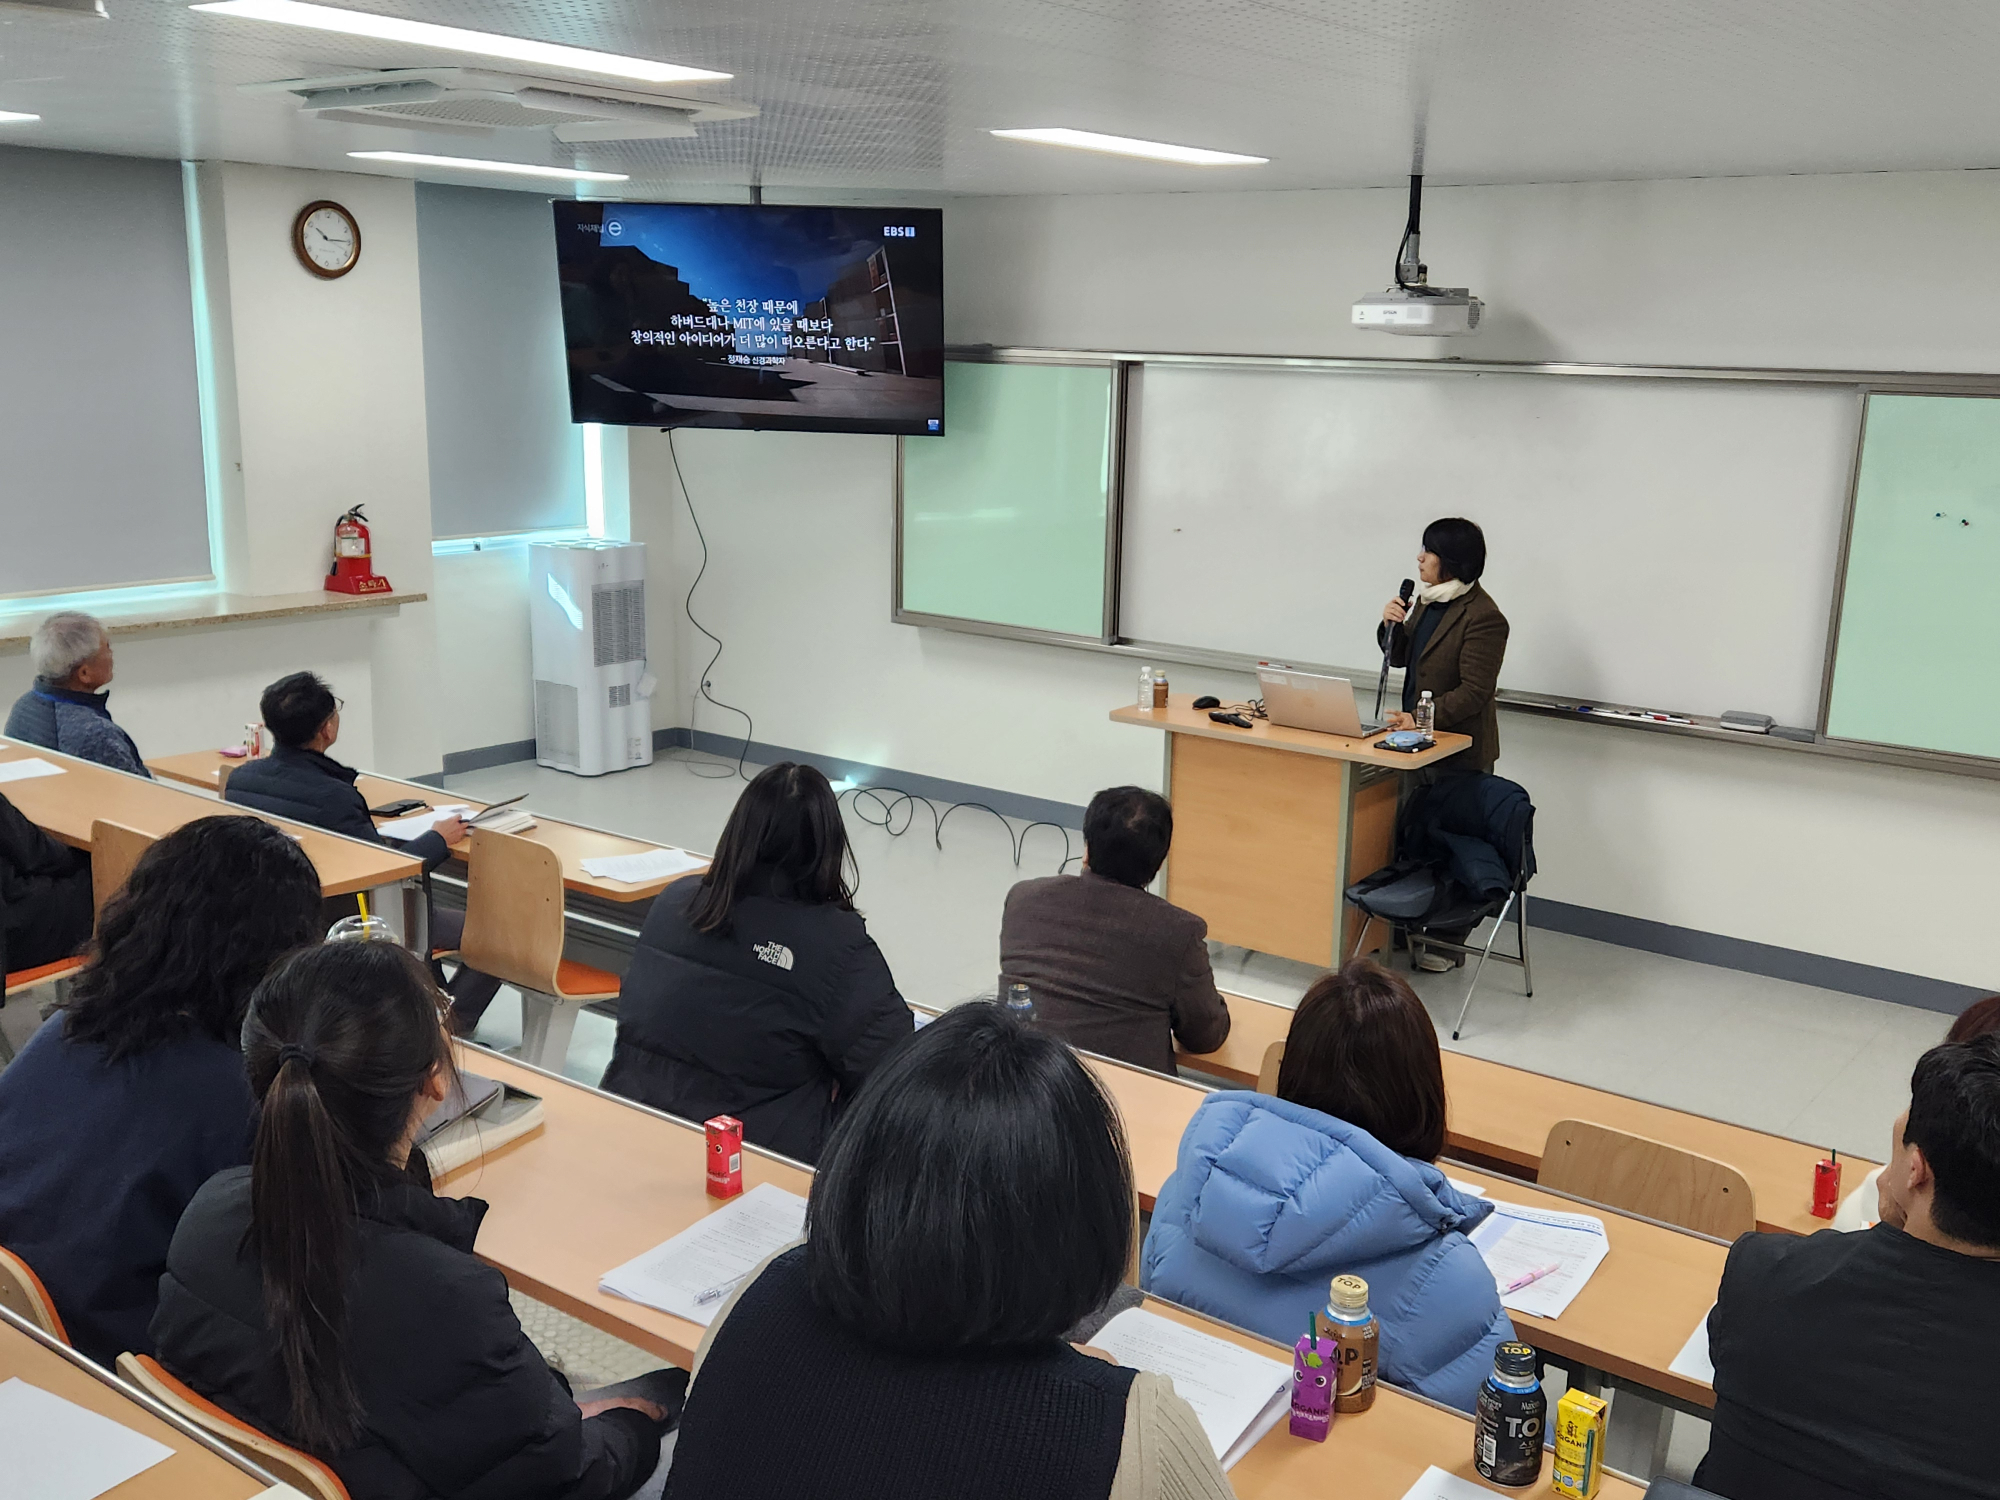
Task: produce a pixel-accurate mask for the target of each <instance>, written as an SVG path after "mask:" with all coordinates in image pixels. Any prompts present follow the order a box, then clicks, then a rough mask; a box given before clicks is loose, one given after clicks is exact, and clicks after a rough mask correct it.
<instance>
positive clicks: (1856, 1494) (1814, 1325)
mask: <svg viewBox="0 0 2000 1500" xmlns="http://www.w3.org/2000/svg"><path fill="white" fill-rule="evenodd" d="M1889 1145H1890V1152H1889V1160H1888V1163H1887V1165H1886V1166H1884V1168H1883V1169H1882V1176H1881V1178H1880V1180H1879V1182H1878V1183H1877V1191H1878V1193H1879V1195H1880V1198H1881V1210H1882V1222H1881V1223H1879V1224H1877V1225H1876V1226H1875V1227H1874V1228H1872V1229H1867V1230H1863V1231H1861V1232H1860V1233H1858V1234H1842V1233H1840V1232H1838V1231H1836V1230H1821V1231H1820V1232H1819V1233H1818V1234H1814V1235H1810V1236H1807V1237H1805V1238H1800V1237H1798V1236H1796V1235H1789V1234H1746V1235H1744V1236H1743V1237H1742V1238H1741V1239H1739V1240H1737V1242H1736V1243H1735V1244H1734V1245H1733V1246H1731V1247H1730V1251H1729V1259H1728V1261H1727V1262H1726V1263H1725V1264H1724V1266H1723V1271H1722V1288H1721V1292H1720V1294H1719V1295H1718V1297H1717V1299H1716V1304H1715V1310H1714V1311H1713V1312H1711V1313H1710V1314H1709V1315H1708V1347H1709V1354H1710V1357H1711V1359H1712V1360H1713V1361H1714V1364H1715V1416H1714V1421H1713V1425H1712V1428H1711V1430H1710V1437H1709V1447H1708V1456H1707V1457H1706V1458H1705V1459H1703V1460H1702V1464H1701V1467H1700V1468H1699V1469H1698V1470H1696V1472H1695V1483H1696V1484H1698V1485H1700V1486H1702V1487H1703V1488H1704V1489H1706V1490H1711V1491H1713V1492H1714V1493H1716V1494H1718V1495H1724V1496H1728V1497H1729V1500H1864V1497H1866V1500H1918V1497H1922V1500H1973V1497H1974V1496H1980V1497H1988V1500H1990V1497H1991V1496H1992V1495H1993V1494H1994V1493H1995V1491H1996V1486H2000V1467H1996V1464H2000V1446H1996V1443H1995V1441H1994V1436H1993V1412H1994V1395H1995V1392H1996V1389H2000V1384H1997V1383H1996V1379H1995V1368H1996V1366H1995V1358H1996V1351H2000V1034H1995V1033H1991V1032H1989V1033H1987V1034H1985V1035H1983V1036H1978V1037H1975V1038H1974V1039H1973V1040H1971V1041H1965V1042H1946V1043H1944V1044H1943V1045H1941V1046H1937V1047H1933V1048H1931V1050H1930V1051H1928V1052H1926V1053H1925V1054H1924V1055H1923V1056H1922V1057H1921V1058H1919V1059H1918V1061H1917V1066H1916V1071H1915V1072H1914V1073H1913V1074H1912V1075H1911V1078H1910V1107H1909V1109H1908V1110H1907V1111H1905V1112H1904V1114H1903V1115H1902V1116H1901V1117H1899V1118H1898V1119H1897V1121H1896V1124H1895V1127H1894V1129H1893V1130H1891V1132H1890V1140H1889Z"/></svg>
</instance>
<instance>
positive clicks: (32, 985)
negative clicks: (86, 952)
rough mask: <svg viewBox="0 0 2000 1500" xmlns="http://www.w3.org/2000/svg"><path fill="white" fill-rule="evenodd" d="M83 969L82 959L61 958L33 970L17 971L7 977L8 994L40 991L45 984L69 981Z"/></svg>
mask: <svg viewBox="0 0 2000 1500" xmlns="http://www.w3.org/2000/svg"><path fill="white" fill-rule="evenodd" d="M82 967H83V960H82V959H80V958H59V959H57V960H56V961H55V962H54V963H52V964H40V965H37V966H36V967H35V968H32V969H16V970H15V971H14V972H13V973H11V974H9V975H8V976H7V993H8V994H9V995H18V994H20V993H22V992H23V991H24V990H32V989H38V988H40V987H41V986H42V985H45V984H55V983H56V982H57V981H59V980H63V979H67V978H69V977H70V975H72V974H74V973H75V972H76V971H77V970H78V969H81V968H82Z"/></svg>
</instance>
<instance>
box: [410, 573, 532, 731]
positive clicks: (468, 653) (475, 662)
mask: <svg viewBox="0 0 2000 1500" xmlns="http://www.w3.org/2000/svg"><path fill="white" fill-rule="evenodd" d="M431 598H432V599H433V600H434V601H435V602H436V605H437V649H438V696H437V714H438V718H439V721H440V722H439V725H438V733H439V735H440V736H441V743H442V745H443V748H444V752H445V753H446V754H449V753H450V752H452V751H454V750H479V749H484V748H485V747H487V746H489V745H509V744H515V743H518V742H519V741H521V740H531V739H533V738H534V737H535V690H534V683H533V668H532V666H531V655H530V649H529V647H530V643H529V639H528V549H527V546H526V545H525V544H516V545H496V546H491V547H488V548H486V549H484V550H482V551H479V552H463V553H454V554H450V555H447V556H444V557H440V558H436V559H434V560H433V562H432V565H431Z"/></svg>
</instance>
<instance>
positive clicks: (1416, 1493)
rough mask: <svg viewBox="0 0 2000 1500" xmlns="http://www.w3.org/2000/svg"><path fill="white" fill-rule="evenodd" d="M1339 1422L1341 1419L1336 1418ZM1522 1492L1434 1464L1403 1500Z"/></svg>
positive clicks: (1472, 1499)
mask: <svg viewBox="0 0 2000 1500" xmlns="http://www.w3.org/2000/svg"><path fill="white" fill-rule="evenodd" d="M1334 1420H1335V1421H1338V1420H1339V1418H1337V1417H1336V1418H1335V1419H1334ZM1522 1493H1524V1492H1523V1491H1521V1490H1489V1489H1488V1488H1487V1487H1486V1486H1485V1485H1483V1484H1474V1483H1473V1482H1472V1481H1471V1480H1470V1479H1460V1478H1459V1477H1458V1476H1457V1475H1456V1474H1447V1473H1445V1471H1444V1470H1443V1469H1440V1468H1439V1467H1438V1466H1437V1465H1436V1464H1432V1465H1431V1466H1430V1467H1429V1468H1428V1469H1426V1470H1424V1472H1423V1474H1422V1475H1421V1476H1420V1477H1419V1478H1418V1480H1417V1482H1416V1483H1415V1484H1413V1485H1411V1486H1410V1487H1409V1488H1408V1489H1407V1490H1405V1491H1403V1500H1486V1497H1487V1496H1488V1495H1518V1494H1522Z"/></svg>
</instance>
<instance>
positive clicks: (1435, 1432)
mask: <svg viewBox="0 0 2000 1500" xmlns="http://www.w3.org/2000/svg"><path fill="white" fill-rule="evenodd" d="M461 1057H462V1061H463V1064H464V1066H466V1067H467V1068H470V1069H471V1070H473V1071H475V1072H479V1073H483V1074H485V1075H486V1076H488V1077H491V1078H500V1079H503V1080H505V1081H507V1082H509V1083H513V1084H516V1085H518V1086H519V1087H521V1088H524V1089H527V1090H528V1091H530V1092H531V1093H535V1094H539V1095H541V1096H542V1098H543V1100H544V1101H545V1109H546V1112H547V1118H546V1122H545V1124H544V1125H543V1127H542V1129H540V1130H538V1131H536V1132H534V1133H532V1134H530V1135H527V1136H523V1137H522V1138H521V1139H520V1140H518V1141H514V1142H511V1143H509V1144H508V1145H505V1146H502V1147H501V1148H500V1149H499V1150H497V1151H496V1152H494V1153H493V1155H492V1156H490V1157H488V1158H486V1159H485V1160H483V1161H480V1162H475V1163H472V1164H471V1165H468V1166H466V1167H463V1168H461V1169H460V1170H459V1171H457V1172H454V1173H452V1174H451V1175H449V1176H448V1177H446V1178H445V1179H444V1180H443V1182H442V1183H441V1184H440V1190H441V1191H444V1192H447V1193H454V1194H466V1195H470V1196H473V1197H478V1198H483V1199H485V1200H486V1201H487V1203H488V1204H489V1205H490V1208H489V1209H488V1212H487V1215H486V1219H485V1222H484V1223H483V1225H482V1226H481V1228H480V1231H479V1241H478V1253H479V1256H480V1258H481V1259H483V1260H485V1261H486V1262H487V1263H488V1264H490V1265H493V1266H495V1267H497V1268H498V1269H499V1270H500V1271H502V1272H503V1273H504V1274H505V1275H506V1277H507V1279H508V1281H509V1282H510V1283H511V1284H512V1285H514V1286H516V1287H518V1288H519V1289H520V1290H521V1291H523V1292H526V1293H527V1294H528V1295H529V1296H532V1297H535V1298H538V1299H540V1300H542V1301H545V1302H548V1303H550V1304H551V1305H553V1306H556V1307H559V1308H561V1309H562V1310H563V1311H565V1312H568V1313H570V1314H572V1315H574V1316H576V1317H578V1318H581V1319H583V1321H585V1322H586V1323H589V1324H591V1325H592V1326H593V1327H597V1328H601V1329H603V1330H604V1331H606V1332H607V1333H611V1334H613V1335H615V1336H617V1337H619V1338H622V1339H625V1340H627V1341H628V1342H631V1343H634V1344H636V1345H638V1346H639V1347H640V1348H643V1349H646V1350H648V1351H649V1352H651V1353H653V1354H655V1355H657V1356H658V1357H660V1358H661V1359H663V1360H669V1361H672V1362H674V1363H677V1364H679V1365H681V1366H683V1367H685V1366H686V1365H687V1364H688V1362H689V1361H691V1360H692V1359H693V1357H694V1351H695V1348H696V1346H697V1345H698V1344H699V1343H700V1341H701V1333H702V1330H701V1329H700V1327H699V1326H697V1325H696V1324H693V1323H690V1322H687V1321H686V1320H685V1319H681V1318H675V1317H670V1316H668V1315H667V1314H666V1313H662V1312H658V1311H656V1310H654V1309H652V1308H648V1307H643V1306H641V1305H640V1304H639V1303H636V1302H627V1301H625V1300H623V1299H622V1298H617V1297H609V1296H606V1295H605V1294H604V1293H602V1292H600V1291H598V1290H597V1281H598V1278H599V1277H600V1276H601V1275H603V1273H604V1272H606V1271H608V1270H610V1269H611V1268H612V1267H613V1266H617V1265H622V1264H623V1263H624V1262H625V1261H627V1260H630V1259H632V1258H633V1257H634V1256H636V1255H639V1254H642V1253H643V1252H645V1251H647V1250H650V1249H652V1248H653V1246H655V1245H657V1244H659V1243H660V1242H661V1241H662V1240H665V1239H667V1238H669V1237H671V1236H672V1235H674V1234H676V1233H678V1232H679V1231H680V1230H682V1229H685V1228H686V1227H687V1226H688V1225H690V1224H692V1223H694V1222H695V1221H696V1220H697V1219H699V1218H701V1217H702V1216H703V1215H705V1214H707V1213H709V1212H711V1211H713V1210H714V1209H715V1208H718V1207H720V1206H721V1204H719V1203H718V1202H717V1201H716V1200H715V1199H712V1198H710V1197H709V1196H708V1195H707V1193H706V1191H705V1190H704V1187H703V1183H704V1180H705V1171H706V1160H705V1150H706V1147H705V1142H704V1140H703V1138H702V1133H701V1130H700V1128H699V1127H697V1126H695V1125H691V1124H688V1123H686V1122H683V1121H679V1120H672V1119H668V1118H666V1117H663V1116H661V1115H658V1114H655V1113H653V1112H652V1111H650V1110H645V1109H641V1108H639V1107H637V1106H635V1105H629V1104H626V1103H623V1102H621V1101H619V1100H615V1099H610V1098H607V1097H605V1096H603V1095H600V1094H597V1093H594V1092H592V1091H590V1090H588V1089H584V1088H580V1087H578V1086H576V1085H575V1084H571V1083H568V1082H566V1081H565V1080H562V1079H559V1078H552V1077H550V1076H549V1075H547V1074H544V1073H540V1072H538V1071H536V1070H533V1069H530V1068H524V1067H522V1066H520V1065H519V1064H517V1063H514V1062H512V1061H510V1060H508V1059H506V1058H503V1057H501V1056H499V1055H498V1054H496V1053H491V1052H488V1051H486V1050H484V1049H483V1048H477V1047H468V1048H463V1049H462V1052H461ZM743 1181H744V1186H745V1187H746V1188H748V1187H754V1186H755V1185H756V1184H758V1183H760V1182H770V1183H774V1184H775V1185H777V1186H779V1187H782V1188H784V1189H786V1190H787V1191H790V1192H794V1193H798V1194H800V1195H804V1194H805V1193H806V1192H807V1191H808V1189H809V1187H810V1184H811V1173H810V1172H809V1171H808V1170H807V1169H805V1168H803V1167H799V1166H795V1165H793V1164H791V1163H789V1162H784V1161H781V1160H778V1159H776V1158H772V1157H768V1156H765V1155H763V1154H762V1153H760V1152H758V1151H755V1150H747V1151H745V1152H744V1154H743ZM1149 1305H1151V1306H1152V1307H1153V1310H1154V1311H1156V1312H1160V1313H1162V1314H1164V1315H1166V1316H1168V1317H1172V1318H1175V1319H1177V1320H1179V1321H1181V1322H1185V1323H1188V1324H1190V1325H1191V1326H1193V1327H1197V1328H1200V1329H1202V1330H1203V1331H1204V1332H1208V1333H1213V1334H1215V1335H1216V1336H1217V1337H1220V1338H1225V1339H1229V1340H1231V1341H1232V1342H1235V1343H1238V1344H1242V1345H1244V1346H1245V1347H1249V1348H1256V1349H1259V1350H1263V1351H1268V1352H1269V1353H1270V1354H1271V1355H1272V1356H1273V1357H1274V1358H1278V1357H1281V1354H1282V1351H1280V1350H1279V1349H1277V1348H1276V1347H1275V1346H1272V1345H1269V1344H1266V1343H1265V1342H1263V1341H1262V1340H1260V1339H1257V1338H1255V1337H1254V1336H1252V1335H1249V1334H1245V1333H1242V1332H1240V1331H1238V1330H1236V1329H1232V1328H1228V1327H1225V1326H1224V1325H1222V1324H1218V1323H1213V1322H1211V1321H1209V1320H1208V1319H1205V1318H1202V1317H1200V1316H1199V1315H1197V1314H1193V1313H1189V1312H1187V1311H1185V1310H1184V1309H1180V1308H1175V1307H1171V1306H1168V1305H1167V1304H1164V1303H1160V1302H1157V1301H1154V1302H1151V1303H1150V1304H1149ZM1432 1464H1436V1465H1437V1466H1438V1467H1440V1468H1443V1469H1446V1470H1449V1471H1450V1472H1452V1473H1455V1474H1459V1475H1461V1476H1463V1477H1464V1478H1467V1479H1472V1478H1474V1477H1475V1475H1474V1472H1473V1468H1472V1424H1471V1422H1470V1420H1469V1419H1467V1418H1466V1417H1464V1416H1462V1415H1460V1414H1459V1413H1457V1412H1453V1411H1449V1410H1446V1409H1445V1408H1442V1407H1438V1406H1434V1405H1432V1404H1430V1403H1429V1402H1426V1401H1422V1400H1420V1399H1418V1398H1416V1397H1412V1396H1406V1395H1404V1394H1403V1393H1401V1392H1399V1391H1393V1390H1388V1389H1384V1390H1383V1392H1382V1394H1381V1397H1380V1399H1378V1400H1377V1401H1376V1403H1375V1405H1374V1407H1373V1408H1372V1409H1371V1410H1370V1411H1368V1412H1367V1413H1365V1414H1362V1415H1358V1416H1350V1417H1338V1418H1336V1419H1335V1421H1334V1426H1333V1434H1332V1436H1330V1437H1329V1438H1328V1440H1327V1441H1326V1442H1325V1443H1324V1444H1316V1443H1305V1442H1300V1441H1298V1440H1296V1439H1294V1438H1292V1437H1291V1436H1290V1435H1289V1434H1287V1433H1286V1431H1285V1429H1284V1426H1283V1424H1282V1423H1281V1424H1280V1425H1279V1427H1278V1428H1277V1429H1276V1430H1275V1431H1273V1432H1272V1433H1271V1435H1270V1436H1268V1437H1266V1438H1265V1439H1264V1441H1263V1442H1261V1443H1259V1444H1258V1445H1257V1447H1256V1449H1255V1450H1253V1451H1252V1452H1251V1453H1250V1454H1249V1456H1247V1457H1246V1458H1245V1459H1244V1460H1243V1461H1242V1462H1241V1463H1240V1464H1238V1465H1237V1466H1236V1468H1234V1469H1233V1470H1231V1471H1230V1476H1229V1477H1230V1480H1231V1482H1232V1483H1233V1484H1234V1486H1235V1488H1236V1493H1237V1494H1238V1495H1239V1496H1240V1497H1242V1500H1262V1497H1267V1496H1268V1497H1272V1500H1278V1497H1284V1500H1291V1497H1294V1496H1296V1497H1300V1500H1305V1497H1308V1496H1310V1497H1314V1500H1317V1497H1320V1496H1324V1495H1328V1494H1333V1493H1335V1492H1336V1491H1337V1492H1338V1493H1339V1495H1340V1496H1341V1497H1342V1500H1401V1497H1402V1495H1403V1494H1404V1493H1405V1492H1406V1491H1407V1490H1408V1489H1409V1487H1410V1486H1411V1485H1412V1484H1414V1483H1415V1482H1416V1480H1417V1477H1418V1476H1419V1475H1420V1474H1421V1473H1422V1472H1423V1471H1424V1469H1425V1468H1426V1467H1428V1466H1429V1465H1432ZM1501 1493H1505V1492H1504V1491H1502V1492H1501ZM1599 1493H1600V1494H1602V1495H1607V1496H1613V1497H1617V1500H1626V1497H1631V1496H1637V1495H1638V1494H1640V1488H1639V1487H1638V1486H1636V1485H1630V1484H1627V1483H1625V1482H1624V1481H1623V1480H1620V1479H1617V1478H1615V1477H1607V1478H1606V1480H1605V1483H1604V1488H1603V1489H1602V1490H1601V1491H1600V1492H1599Z"/></svg>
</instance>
